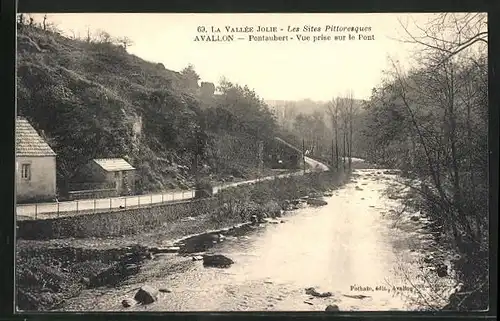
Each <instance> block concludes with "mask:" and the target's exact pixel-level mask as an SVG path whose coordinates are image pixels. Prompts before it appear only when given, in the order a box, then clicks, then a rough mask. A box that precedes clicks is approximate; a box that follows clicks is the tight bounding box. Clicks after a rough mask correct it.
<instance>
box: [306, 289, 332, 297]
mask: <svg viewBox="0 0 500 321" xmlns="http://www.w3.org/2000/svg"><path fill="white" fill-rule="evenodd" d="M306 294H308V295H312V296H315V297H319V298H326V297H329V296H332V293H331V292H318V291H316V289H315V288H307V289H306Z"/></svg>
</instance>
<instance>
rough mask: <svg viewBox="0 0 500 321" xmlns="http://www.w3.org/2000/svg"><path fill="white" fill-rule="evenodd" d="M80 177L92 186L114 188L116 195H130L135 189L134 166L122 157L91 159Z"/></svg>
mask: <svg viewBox="0 0 500 321" xmlns="http://www.w3.org/2000/svg"><path fill="white" fill-rule="evenodd" d="M80 175H81V176H80V177H82V178H83V179H84V180H85V183H89V185H92V186H93V188H97V187H99V186H98V185H100V187H101V188H108V187H112V188H114V189H116V192H117V194H118V195H130V194H133V193H134V191H135V168H134V167H133V166H132V165H130V164H129V163H128V162H127V161H126V160H125V159H123V158H97V159H93V160H91V161H90V162H89V163H88V164H87V165H86V166H85V167H84V168H83V169H82V170H81V173H80Z"/></svg>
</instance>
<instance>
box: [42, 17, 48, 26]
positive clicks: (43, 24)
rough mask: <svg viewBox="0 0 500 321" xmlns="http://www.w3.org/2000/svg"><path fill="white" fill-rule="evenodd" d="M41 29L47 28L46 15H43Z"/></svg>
mask: <svg viewBox="0 0 500 321" xmlns="http://www.w3.org/2000/svg"><path fill="white" fill-rule="evenodd" d="M42 29H43V30H47V15H46V14H45V15H43V21H42Z"/></svg>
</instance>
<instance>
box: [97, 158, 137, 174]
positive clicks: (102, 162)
mask: <svg viewBox="0 0 500 321" xmlns="http://www.w3.org/2000/svg"><path fill="white" fill-rule="evenodd" d="M92 161H93V162H94V163H96V164H97V165H99V166H100V167H101V168H102V169H104V170H105V171H107V172H118V171H130V170H134V169H135V168H134V167H132V165H130V164H129V163H128V162H127V161H126V160H124V159H123V158H97V159H93V160H92Z"/></svg>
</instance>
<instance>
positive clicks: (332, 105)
mask: <svg viewBox="0 0 500 321" xmlns="http://www.w3.org/2000/svg"><path fill="white" fill-rule="evenodd" d="M340 105H341V100H340V98H339V97H337V98H334V99H332V100H331V101H330V102H328V103H327V104H326V109H327V112H328V114H329V116H330V118H331V121H332V129H333V136H334V137H333V140H334V145H335V147H334V149H335V160H334V161H333V165H334V166H335V168H336V169H337V170H338V169H339V165H340V162H339V108H340Z"/></svg>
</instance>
